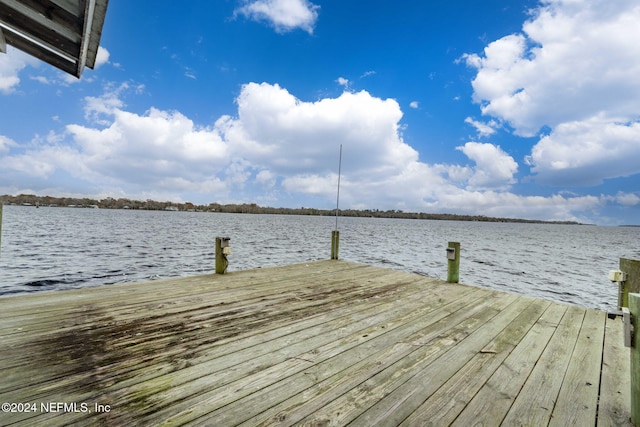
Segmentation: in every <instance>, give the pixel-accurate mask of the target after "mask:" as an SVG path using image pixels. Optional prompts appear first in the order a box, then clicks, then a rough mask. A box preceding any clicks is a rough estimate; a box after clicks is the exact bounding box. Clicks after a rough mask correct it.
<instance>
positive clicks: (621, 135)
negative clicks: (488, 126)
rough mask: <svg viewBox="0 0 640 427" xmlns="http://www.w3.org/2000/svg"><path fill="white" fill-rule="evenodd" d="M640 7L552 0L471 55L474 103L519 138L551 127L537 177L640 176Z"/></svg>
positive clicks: (536, 153)
mask: <svg viewBox="0 0 640 427" xmlns="http://www.w3.org/2000/svg"><path fill="white" fill-rule="evenodd" d="M638 28H640V6H638V4H637V2H635V1H632V0H620V1H615V2H611V1H607V0H572V1H566V0H544V1H542V3H541V5H540V6H539V7H538V8H537V9H535V10H533V11H532V15H531V18H530V19H529V20H528V21H527V22H526V23H525V24H524V25H523V27H522V32H521V33H518V34H511V35H508V36H505V37H503V38H501V39H499V40H496V41H494V42H492V43H490V44H488V45H487V47H486V48H485V49H484V52H483V53H482V54H481V55H477V54H471V55H466V56H465V59H466V62H467V64H468V65H469V66H471V67H474V68H476V69H477V75H476V76H475V78H474V79H473V82H472V85H473V89H474V95H473V97H474V100H475V101H476V102H478V103H479V104H480V108H481V111H482V113H483V114H484V115H488V116H492V117H496V118H499V119H500V120H501V121H504V122H506V123H508V124H509V125H510V126H511V127H512V128H513V130H514V132H515V133H516V134H517V135H521V136H534V135H536V134H537V133H538V132H540V130H541V129H547V130H546V131H545V133H547V134H546V135H543V136H542V137H541V139H540V141H539V142H538V144H537V145H535V146H534V148H533V149H532V153H531V156H529V157H528V162H529V164H530V165H531V166H532V167H533V168H532V170H533V172H534V173H536V179H538V180H540V181H541V182H546V183H556V184H558V185H560V184H566V183H568V182H571V183H573V184H580V183H582V184H585V185H586V184H593V183H598V182H602V180H603V179H607V178H611V177H616V176H625V175H631V174H636V173H638V172H640V167H638V166H635V165H633V164H631V163H633V162H631V161H630V158H632V156H637V155H638V152H639V151H640V140H639V139H638V137H637V132H638V128H639V126H640V119H639V117H638V111H640V44H639V43H637V40H638V36H639V33H638ZM636 163H637V162H636Z"/></svg>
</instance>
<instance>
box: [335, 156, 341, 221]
mask: <svg viewBox="0 0 640 427" xmlns="http://www.w3.org/2000/svg"><path fill="white" fill-rule="evenodd" d="M341 169H342V144H340V159H339V160H338V196H337V197H336V230H338V211H339V209H340V172H341Z"/></svg>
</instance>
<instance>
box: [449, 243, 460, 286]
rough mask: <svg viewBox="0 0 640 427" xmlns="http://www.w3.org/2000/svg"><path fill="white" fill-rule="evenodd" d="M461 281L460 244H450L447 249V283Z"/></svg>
mask: <svg viewBox="0 0 640 427" xmlns="http://www.w3.org/2000/svg"><path fill="white" fill-rule="evenodd" d="M459 281H460V243H459V242H449V246H448V247H447V282H449V283H458V282H459Z"/></svg>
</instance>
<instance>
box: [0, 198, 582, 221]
mask: <svg viewBox="0 0 640 427" xmlns="http://www.w3.org/2000/svg"><path fill="white" fill-rule="evenodd" d="M0 203H2V204H4V205H23V206H56V207H75V208H100V209H137V210H156V211H157V210H178V211H190V212H226V213H243V214H277V215H316V216H333V215H335V214H336V211H335V209H316V208H305V207H301V208H273V207H268V206H267V207H265V206H258V205H257V204H255V203H243V204H225V205H222V204H219V203H210V204H208V205H195V204H193V203H190V202H185V203H175V202H158V201H155V200H150V199H147V200H145V201H140V200H131V199H127V198H118V199H114V198H113V197H107V198H105V199H101V200H95V199H90V198H81V199H80V198H71V197H51V196H36V195H34V194H20V195H17V196H9V195H4V196H0ZM339 214H340V216H350V217H370V218H405V219H431V220H450V221H483V222H522V223H546V224H549V223H551V224H579V223H578V222H575V221H540V220H530V219H519V218H496V217H488V216H484V215H458V214H450V213H443V214H433V213H423V212H404V211H402V210H395V209H390V210H386V211H382V210H378V209H345V210H340V212H339Z"/></svg>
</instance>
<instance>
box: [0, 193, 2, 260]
mask: <svg viewBox="0 0 640 427" xmlns="http://www.w3.org/2000/svg"><path fill="white" fill-rule="evenodd" d="M1 249H2V202H0V253H1V252H2V251H1Z"/></svg>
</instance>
